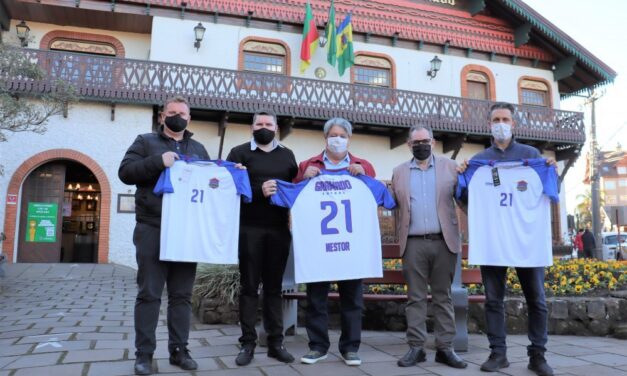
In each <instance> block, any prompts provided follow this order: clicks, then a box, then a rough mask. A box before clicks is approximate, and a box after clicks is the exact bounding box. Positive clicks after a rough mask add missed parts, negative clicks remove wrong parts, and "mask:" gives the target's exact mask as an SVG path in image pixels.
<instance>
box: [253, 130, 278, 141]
mask: <svg viewBox="0 0 627 376" xmlns="http://www.w3.org/2000/svg"><path fill="white" fill-rule="evenodd" d="M253 138H254V139H255V142H256V143H257V144H258V145H268V144H269V143H271V142H272V140H274V131H271V130H269V129H268V128H260V129H257V130H256V131H253Z"/></svg>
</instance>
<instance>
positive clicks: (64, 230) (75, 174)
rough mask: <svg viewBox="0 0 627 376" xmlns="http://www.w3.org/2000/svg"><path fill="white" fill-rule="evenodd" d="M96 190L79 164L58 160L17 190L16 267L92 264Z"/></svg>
mask: <svg viewBox="0 0 627 376" xmlns="http://www.w3.org/2000/svg"><path fill="white" fill-rule="evenodd" d="M100 195H101V191H100V185H99V184H98V180H97V179H96V177H95V175H94V174H93V173H92V172H91V171H90V170H89V169H88V168H87V167H85V166H84V165H82V164H81V163H78V162H73V161H67V160H58V161H53V162H48V163H45V164H43V165H41V166H39V167H37V168H36V169H35V170H34V171H33V172H31V173H30V174H29V175H28V177H26V180H24V184H23V185H22V196H21V205H20V219H19V227H18V230H19V231H18V252H17V261H18V262H87V263H90V262H97V260H98V253H97V252H98V251H97V250H98V233H99V229H100V206H101V205H100Z"/></svg>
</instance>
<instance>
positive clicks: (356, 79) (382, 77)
mask: <svg viewBox="0 0 627 376" xmlns="http://www.w3.org/2000/svg"><path fill="white" fill-rule="evenodd" d="M352 73H353V75H352V82H353V83H355V84H362V85H371V86H379V87H389V88H393V87H394V86H395V85H394V65H393V64H392V60H391V59H390V58H388V57H384V56H383V55H378V54H377V55H374V54H373V55H370V54H368V55H367V54H356V56H355V65H354V66H353V70H352Z"/></svg>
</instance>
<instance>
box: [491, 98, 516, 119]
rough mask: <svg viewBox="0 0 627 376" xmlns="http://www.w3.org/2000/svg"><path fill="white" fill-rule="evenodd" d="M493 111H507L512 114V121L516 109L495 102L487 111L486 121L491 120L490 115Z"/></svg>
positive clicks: (506, 104)
mask: <svg viewBox="0 0 627 376" xmlns="http://www.w3.org/2000/svg"><path fill="white" fill-rule="evenodd" d="M494 110H509V112H511V114H512V119H513V118H514V114H515V113H516V109H515V108H514V106H513V105H511V104H509V103H505V102H497V103H495V104H493V105H492V106H491V107H490V111H488V120H492V113H493V112H494Z"/></svg>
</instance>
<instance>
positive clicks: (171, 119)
mask: <svg viewBox="0 0 627 376" xmlns="http://www.w3.org/2000/svg"><path fill="white" fill-rule="evenodd" d="M165 125H166V126H167V127H168V129H170V130H171V131H172V132H181V131H183V130H185V128H187V120H185V119H183V118H182V117H181V115H179V114H176V115H174V116H168V117H166V118H165Z"/></svg>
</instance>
